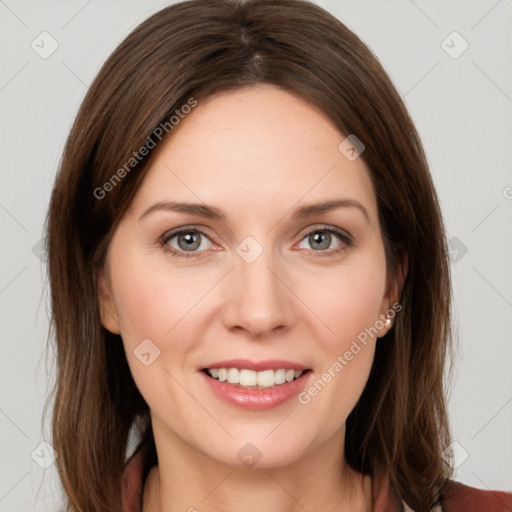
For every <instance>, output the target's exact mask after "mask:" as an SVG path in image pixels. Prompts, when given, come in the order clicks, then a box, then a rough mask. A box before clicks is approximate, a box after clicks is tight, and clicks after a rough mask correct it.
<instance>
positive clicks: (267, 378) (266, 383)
mask: <svg viewBox="0 0 512 512" xmlns="http://www.w3.org/2000/svg"><path fill="white" fill-rule="evenodd" d="M206 371H207V373H208V375H210V377H213V378H214V379H217V380H218V381H220V382H225V381H227V382H229V383H230V384H238V385H240V386H242V387H256V388H258V389H261V388H269V387H271V386H279V385H281V384H284V383H285V382H291V381H292V380H295V379H298V378H299V377H300V376H301V375H302V374H303V373H304V372H303V371H301V370H285V369H281V368H280V369H279V370H264V371H262V372H255V371H253V370H247V369H241V370H240V369H238V368H208V369H207V370H206Z"/></svg>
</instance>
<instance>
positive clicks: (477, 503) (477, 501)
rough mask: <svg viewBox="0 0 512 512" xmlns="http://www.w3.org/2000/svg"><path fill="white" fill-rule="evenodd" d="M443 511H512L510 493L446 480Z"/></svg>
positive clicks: (511, 495)
mask: <svg viewBox="0 0 512 512" xmlns="http://www.w3.org/2000/svg"><path fill="white" fill-rule="evenodd" d="M443 511H444V512H512V494H511V493H509V492H503V491H489V490H483V489H476V488H475V487H469V486H467V485H464V484H462V483H460V482H455V481H454V480H448V481H447V482H446V487H445V489H444V492H443Z"/></svg>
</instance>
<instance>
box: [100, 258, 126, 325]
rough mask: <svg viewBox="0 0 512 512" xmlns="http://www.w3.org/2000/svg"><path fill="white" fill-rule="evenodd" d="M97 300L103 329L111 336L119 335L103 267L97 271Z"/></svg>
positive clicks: (113, 305)
mask: <svg viewBox="0 0 512 512" xmlns="http://www.w3.org/2000/svg"><path fill="white" fill-rule="evenodd" d="M98 300H99V308H100V315H101V324H102V325H103V327H105V329H107V330H108V331H110V332H111V333H113V334H121V330H120V329H119V326H120V324H119V319H118V314H117V309H116V306H115V303H114V301H113V299H112V293H111V291H110V286H109V283H108V282H107V277H106V275H105V269H104V267H102V268H101V269H100V270H99V271H98Z"/></svg>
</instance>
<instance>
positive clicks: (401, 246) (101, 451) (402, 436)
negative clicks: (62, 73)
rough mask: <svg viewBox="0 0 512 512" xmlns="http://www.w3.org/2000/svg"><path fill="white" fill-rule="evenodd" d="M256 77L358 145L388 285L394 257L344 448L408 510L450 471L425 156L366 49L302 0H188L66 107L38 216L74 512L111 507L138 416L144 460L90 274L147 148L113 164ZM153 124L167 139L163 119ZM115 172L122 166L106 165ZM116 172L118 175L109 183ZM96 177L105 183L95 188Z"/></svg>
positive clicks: (445, 313) (123, 367) (445, 322)
mask: <svg viewBox="0 0 512 512" xmlns="http://www.w3.org/2000/svg"><path fill="white" fill-rule="evenodd" d="M260 83H266V84H273V85H275V86H278V87H280V88H282V89H284V90H286V91H289V92H291V93H293V94H296V95H298V96H300V97H301V98H303V99H304V100H306V101H307V102H309V103H310V104H312V105H314V106H316V107H317V108H318V109H319V110H320V111H321V112H323V113H324V114H325V115H326V116H328V118H329V119H330V120H331V121H332V122H333V123H334V125H335V126H336V127H337V128H338V129H339V130H340V132H341V133H343V134H352V133H353V134H356V136H357V137H358V138H359V139H360V140H361V141H362V142H363V143H364V144H365V146H366V149H365V151H364V153H363V155H362V158H363V159H364V161H365V162H366V164H367V165H368V167H369V169H370V171H371V177H372V181H373V184H374V187H375V191H376V195H377V203H378V211H379V217H380V223H381V226H382V236H383V240H384V245H385V250H386V259H387V266H388V279H389V282H392V281H393V280H394V278H395V277H396V275H397V272H398V271H399V261H400V255H401V251H403V252H405V253H406V254H407V256H408V263H409V264H408V274H407V277H406V280H405V283H404V286H403V289H402V293H401V299H400V302H401V304H402V306H403V310H402V311H401V312H400V313H399V314H398V315H397V317H396V323H395V326H394V329H392V330H391V331H390V332H389V333H388V334H387V335H386V336H385V338H384V339H382V340H381V341H380V342H379V343H378V344H377V349H376V354H375V361H374V364H373V368H372V371H371V374H370V377H369V380H368V383H367V385H366V388H365V389H364V392H363V394H362V396H361V398H360V400H359V402H358V404H357V405H356V407H355V409H354V410H353V411H352V413H351V414H350V416H349V417H348V419H347V430H346V444H345V452H346V458H347V460H348V462H349V464H350V465H351V466H352V467H353V468H354V469H356V470H357V471H360V472H362V473H365V474H372V475H373V474H375V473H376V472H384V473H386V474H387V475H388V476H389V479H390V484H391V487H392V490H393V492H395V493H396V494H397V496H398V497H400V498H402V499H404V500H405V501H406V502H407V503H408V504H409V506H411V507H412V508H414V510H416V511H417V512H426V511H428V510H430V508H431V507H432V506H433V505H434V504H435V503H436V502H438V501H439V499H440V497H441V492H442V489H443V486H444V484H445V483H446V479H447V478H448V477H449V476H450V475H449V473H448V470H449V466H448V465H447V464H445V463H444V461H443V457H442V454H443V451H444V450H445V449H446V448H447V446H448V444H449V439H450V435H449V434H450V433H449V426H448V419H447V411H446V396H445V385H444V369H445V358H446V356H447V355H448V351H449V350H448V349H449V348H450V344H449V342H450V340H451V331H450V329H451V328H450V302H451V291H450V279H449V263H448V259H447V250H446V243H445V231H444V226H443V221H442V217H441V213H440V208H439V204H438V199H437V196H436V193H435V190H434V186H433V183H432V180H431V177H430V174H429V170H428V164H427V161H426V158H425V155H424V151H423V149H422V145H421V142H420V139H419V137H418V134H417V132H416V130H415V128H414V126H413V123H412V121H411V119H410V117H409V115H408V113H407V111H406V109H405V107H404V105H403V103H402V101H401V99H400V96H399V95H398V93H397V92H396V90H395V88H394V86H393V85H392V83H391V81H390V80H389V78H388V77H387V75H386V73H385V71H384V69H383V68H382V66H381V65H380V64H379V62H378V61H377V59H376V58H375V56H374V55H373V54H372V53H371V51H370V50H369V49H368V48H367V47H366V46H365V45H364V44H363V43H362V42H361V41H360V40H359V39H358V38H357V37H356V36H355V35H354V34H353V33H352V32H351V31H350V30H349V29H347V28H346V27H345V26H344V25H343V24H342V23H341V22H340V21H339V20H337V19H336V18H334V17H333V16H332V15H330V14H328V13H327V12H325V11H324V10H323V9H321V8H320V7H318V6H316V5H314V4H312V3H309V2H306V1H302V0H248V1H245V2H242V1H236V0H193V1H190V2H183V3H179V4H175V5H172V6H170V7H167V8H165V9H163V10H161V11H160V12H158V13H157V14H155V15H153V16H152V17H151V18H149V19H148V20H146V21H144V22H143V23H142V24H141V25H139V26H138V27H137V28H136V29H135V30H134V31H133V32H132V33H131V34H130V35H129V36H128V37H127V38H126V39H125V40H124V41H123V42H122V43H121V44H120V45H119V46H118V48H117V49H116V50H115V51H114V52H113V54H112V55H111V56H110V57H109V58H108V60H107V61H106V63H105V64H104V65H103V67H102V69H101V70H100V72H99V74H98V76H97V77H96V79H95V80H94V82H93V84H92V85H91V87H90V89H89V91H88V93H87V95H86V97H85V99H84V101H83V103H82V105H81V108H80V111H79V113H78V115H77V118H76V120H75V123H74V125H73V127H72V130H71V133H70V135H69V138H68V140H67V143H66V147H65V150H64V154H63V158H62V162H61V165H60V170H59V173H58V175H57V178H56V181H55V186H54V190H53V194H52V198H51V204H50V208H49V212H48V218H47V243H48V247H47V249H48V258H49V278H50V284H51V300H52V304H51V307H52V335H53V337H54V339H55V342H56V349H57V380H56V387H55V393H54V408H53V444H54V448H55V449H56V450H57V452H58V454H59V457H58V459H57V467H58V470H59V474H60V478H61V481H62V483H63V486H64V490H65V492H66V494H67V496H68V498H69V506H70V508H71V509H73V510H77V511H94V512H100V511H109V512H110V511H112V510H118V509H119V508H120V489H121V476H122V472H123V468H124V463H125V454H126V445H127V438H128V433H129V430H130V427H131V425H132V424H133V422H134V420H135V419H136V418H138V417H139V418H142V420H143V425H144V432H143V438H144V442H145V443H146V445H147V448H148V450H147V456H146V470H147V468H149V467H151V466H152V465H153V464H155V463H156V452H155V447H154V440H153V438H152V434H151V426H150V422H149V415H148V406H147V404H146V403H145V401H144V399H143V398H142V396H141V395H140V393H139V391H138V390H137V388H136V386H135V383H134V381H133V379H132V376H131V374H130V371H129V368H128V364H127V361H126V357H125V354H124V350H123V345H122V340H121V337H120V336H118V335H114V334H111V333H109V332H108V331H107V330H105V329H104V328H103V327H102V324H101V320H100V311H99V300H98V288H97V272H98V269H99V268H101V266H102V265H103V263H104V261H105V256H106V251H107V249H108V244H109V240H110V237H111V235H112V233H113V231H114V230H115V229H116V226H117V223H118V222H119V220H120V219H121V217H122V216H123V214H124V213H125V211H126V210H127V208H128V206H129V205H130V202H131V200H132V198H133V196H134V194H135V192H136V190H137V188H138V186H139V185H140V183H141V181H142V180H143V178H144V175H145V172H146V171H147V169H148V167H149V164H150V162H151V161H152V159H153V158H154V156H155V154H156V152H157V151H158V148H159V147H161V146H162V143H158V144H157V147H156V148H155V149H154V150H152V151H149V154H148V155H147V156H145V157H144V158H141V159H140V161H139V160H138V159H137V161H136V162H132V164H133V165H132V164H130V165H131V167H130V168H128V169H127V167H126V162H127V161H129V159H130V158H131V157H132V156H133V154H134V152H137V151H138V150H139V148H141V147H142V146H144V145H145V144H146V143H147V141H148V137H151V136H152V134H153V132H154V130H155V128H156V127H158V126H161V125H162V123H166V122H168V120H169V118H170V116H172V115H173V113H174V112H175V111H176V110H177V109H180V108H181V107H182V106H183V105H185V104H186V103H187V102H190V99H191V98H194V99H195V100H197V101H199V102H200V101H201V100H202V99H204V98H206V97H208V96H209V95H211V94H213V93H215V92H220V91H226V90H235V89H239V88H242V87H246V86H251V85H255V84H260ZM168 128H169V127H168ZM165 131H166V134H165V135H167V132H168V134H169V135H168V136H172V127H170V128H169V129H167V130H165ZM153 139H154V135H153ZM162 140H165V138H164V137H162ZM123 166H124V169H125V171H127V172H125V173H119V172H118V170H119V169H121V168H123ZM116 172H117V176H118V177H120V175H121V174H122V179H119V180H116V181H115V182H113V181H112V178H113V176H114V174H116ZM109 180H110V181H109ZM107 182H109V183H111V186H110V187H108V188H109V191H108V193H101V194H99V193H98V190H100V189H102V187H104V184H105V183H107ZM103 190H105V188H103ZM100 196H101V197H100Z"/></svg>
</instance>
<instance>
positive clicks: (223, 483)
mask: <svg viewBox="0 0 512 512" xmlns="http://www.w3.org/2000/svg"><path fill="white" fill-rule="evenodd" d="M166 434H167V433H166ZM343 434H344V433H342V434H340V435H339V436H337V438H333V439H332V440H331V441H329V442H326V443H324V444H323V445H321V446H317V447H315V448H314V449H312V450H311V453H305V454H304V455H303V456H302V457H301V458H300V459H298V460H296V461H294V462H292V463H289V464H287V465H286V466H281V467H267V468H257V467H256V466H255V467H245V466H242V467H240V466H230V465H227V464H223V463H221V462H218V461H215V460H213V459H211V458H210V457H208V456H206V455H205V454H203V453H199V452H198V451H197V450H195V449H194V448H193V447H191V446H190V445H188V444H185V443H183V442H182V441H180V440H178V439H176V438H173V437H172V436H168V435H166V436H158V435H157V434H156V433H155V442H156V448H157V453H158V460H159V463H158V466H155V467H154V468H153V469H152V470H151V472H150V474H149V475H148V478H147V480H146V484H145V487H144V497H143V511H144V512H163V511H166V510H183V511H187V512H197V511H200V510H206V509H207V510H208V511H209V512H217V511H225V510H237V511H238V512H259V511H261V510H265V511H266V512H304V510H322V511H324V512H335V511H336V512H349V511H350V512H368V511H370V510H371V480H370V477H363V476H362V475H361V474H359V473H357V472H356V471H354V470H353V469H352V468H350V467H349V466H348V464H347V463H346V460H345V458H344V450H343V446H344V435H343ZM340 439H341V441H340Z"/></svg>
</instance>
